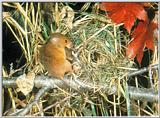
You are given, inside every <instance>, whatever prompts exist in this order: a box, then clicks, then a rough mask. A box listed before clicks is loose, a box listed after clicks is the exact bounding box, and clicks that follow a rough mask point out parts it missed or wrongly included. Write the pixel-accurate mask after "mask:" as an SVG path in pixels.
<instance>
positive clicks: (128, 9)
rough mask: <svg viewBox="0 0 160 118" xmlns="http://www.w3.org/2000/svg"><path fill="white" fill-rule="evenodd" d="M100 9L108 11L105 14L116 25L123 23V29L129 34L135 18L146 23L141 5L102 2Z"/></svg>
mask: <svg viewBox="0 0 160 118" xmlns="http://www.w3.org/2000/svg"><path fill="white" fill-rule="evenodd" d="M100 8H101V10H104V11H108V13H107V14H108V16H109V17H110V18H111V19H112V20H113V22H115V23H117V24H119V23H124V27H125V28H126V29H127V31H128V32H129V33H130V31H131V28H132V26H133V25H134V22H135V20H136V19H137V18H138V19H140V20H143V21H148V17H147V13H146V11H145V10H144V7H143V4H142V3H136V2H127V3H125V2H114V3H113V2H102V3H101V4H100Z"/></svg>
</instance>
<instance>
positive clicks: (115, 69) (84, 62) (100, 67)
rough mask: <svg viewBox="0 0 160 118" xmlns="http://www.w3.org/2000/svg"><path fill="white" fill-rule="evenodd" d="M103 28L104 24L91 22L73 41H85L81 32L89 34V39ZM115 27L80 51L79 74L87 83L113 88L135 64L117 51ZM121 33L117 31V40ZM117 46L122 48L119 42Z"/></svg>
mask: <svg viewBox="0 0 160 118" xmlns="http://www.w3.org/2000/svg"><path fill="white" fill-rule="evenodd" d="M96 23H97V22H96ZM103 27H104V24H103V23H99V22H98V23H97V24H95V23H94V22H89V23H88V24H87V25H85V26H83V28H79V29H77V30H76V31H77V33H78V35H77V34H76V33H75V35H72V39H75V40H76V38H77V37H81V39H82V40H83V39H84V37H83V36H82V33H81V32H87V34H86V37H87V38H88V37H90V36H92V35H93V32H94V33H95V32H97V31H98V30H100V29H101V28H103ZM113 27H114V25H113V26H111V27H108V28H106V29H105V31H102V32H100V33H99V34H98V35H96V36H95V37H93V38H92V39H91V40H90V41H89V42H88V43H87V45H86V47H84V48H83V49H82V50H81V51H80V53H79V60H80V65H81V70H80V71H79V73H77V75H78V76H79V78H81V79H83V80H85V81H92V82H94V83H95V82H96V83H97V84H100V83H102V84H106V85H109V86H111V85H112V84H116V82H117V81H115V80H118V79H122V78H124V75H126V74H127V73H128V72H129V70H128V69H127V68H131V67H132V66H133V62H132V61H130V60H128V59H127V58H126V57H125V56H124V54H122V52H121V51H122V50H120V49H117V50H118V51H116V49H115V47H114V45H115V38H114V37H113V33H114V32H113ZM91 29H92V30H91ZM82 30H83V31H82ZM119 32H120V31H119V30H118V29H117V32H116V35H117V38H119V37H120V35H119V34H118V33H119ZM118 35H119V37H118ZM86 37H85V39H86ZM77 40H78V38H77ZM83 42H85V40H83ZM116 45H117V48H121V42H118V43H117V44H116ZM82 46H83V45H82ZM78 51H79V50H78Z"/></svg>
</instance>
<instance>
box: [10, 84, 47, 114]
mask: <svg viewBox="0 0 160 118" xmlns="http://www.w3.org/2000/svg"><path fill="white" fill-rule="evenodd" d="M49 89H50V87H49V86H46V87H43V88H41V89H40V90H39V91H38V93H37V94H36V96H35V99H34V101H33V102H31V103H30V104H28V105H27V106H26V107H25V108H24V109H23V110H21V111H19V112H18V113H14V114H12V115H14V116H15V115H18V116H24V115H26V114H27V113H28V112H29V110H30V109H31V108H32V106H33V105H34V104H37V103H38V101H39V100H40V97H41V96H42V95H43V94H44V93H45V92H46V91H48V90H49Z"/></svg>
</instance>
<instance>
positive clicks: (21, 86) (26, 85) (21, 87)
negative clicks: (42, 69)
mask: <svg viewBox="0 0 160 118" xmlns="http://www.w3.org/2000/svg"><path fill="white" fill-rule="evenodd" d="M34 78H35V74H34V73H32V72H30V73H28V74H27V75H26V74H23V75H21V76H19V77H18V78H17V80H16V84H17V86H18V88H17V91H21V92H22V93H23V94H24V95H25V96H26V95H27V94H28V93H30V92H31V91H32V89H33V86H34Z"/></svg>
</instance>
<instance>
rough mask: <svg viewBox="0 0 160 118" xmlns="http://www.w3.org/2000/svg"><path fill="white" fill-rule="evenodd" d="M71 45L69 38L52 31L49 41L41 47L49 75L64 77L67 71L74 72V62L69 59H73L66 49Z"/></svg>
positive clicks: (44, 64) (42, 57) (42, 61)
mask: <svg viewBox="0 0 160 118" xmlns="http://www.w3.org/2000/svg"><path fill="white" fill-rule="evenodd" d="M71 47H72V42H71V41H70V40H69V38H67V37H66V36H65V35H63V34H60V33H52V34H51V36H50V39H49V41H48V42H47V43H46V44H44V45H43V46H42V47H41V49H40V60H41V63H42V64H43V66H44V67H45V69H46V70H47V71H48V74H49V76H52V77H56V78H60V79H63V78H64V74H65V73H67V72H73V69H72V64H71V63H70V62H69V61H68V59H71V57H69V55H70V54H69V53H70V52H67V51H68V50H67V51H66V49H70V48H71ZM67 55H68V58H67ZM70 56H71V55H70Z"/></svg>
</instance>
